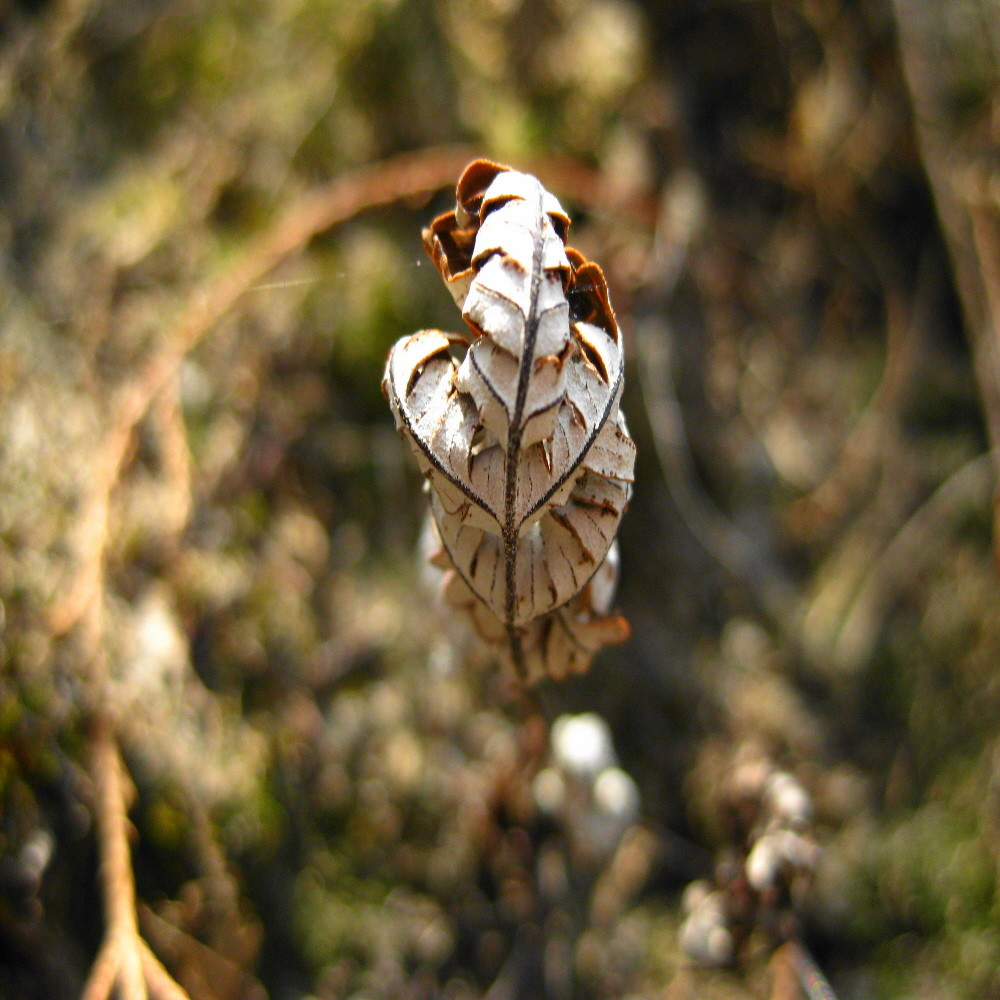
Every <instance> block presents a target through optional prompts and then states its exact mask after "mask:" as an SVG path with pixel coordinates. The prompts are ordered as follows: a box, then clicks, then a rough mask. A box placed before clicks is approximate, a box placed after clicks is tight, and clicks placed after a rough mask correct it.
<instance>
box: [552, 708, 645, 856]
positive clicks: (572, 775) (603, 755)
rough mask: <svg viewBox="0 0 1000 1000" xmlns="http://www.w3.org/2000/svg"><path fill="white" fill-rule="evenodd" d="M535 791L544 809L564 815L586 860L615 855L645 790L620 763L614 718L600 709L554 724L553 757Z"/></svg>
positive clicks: (577, 851)
mask: <svg viewBox="0 0 1000 1000" xmlns="http://www.w3.org/2000/svg"><path fill="white" fill-rule="evenodd" d="M533 791H534V796H535V803H536V805H537V806H538V808H539V810H540V811H541V812H543V813H545V814H547V815H549V816H552V817H554V818H558V819H559V820H560V821H561V823H562V825H563V826H564V827H565V829H566V830H567V833H568V836H569V838H570V842H571V845H572V847H573V850H574V854H575V855H576V856H577V857H578V859H580V860H584V861H596V860H599V859H602V858H606V857H608V856H610V855H611V854H612V853H613V851H614V850H615V848H616V847H617V846H618V842H619V840H620V839H621V837H622V834H623V833H624V832H625V830H626V829H628V827H629V826H630V825H631V824H632V823H633V822H634V821H635V819H636V817H637V816H638V813H639V790H638V788H637V787H636V784H635V782H634V781H633V780H632V778H631V777H630V776H629V775H628V774H627V773H626V772H625V771H623V770H622V769H621V768H620V767H619V766H618V759H617V757H616V755H615V750H614V747H613V745H612V743H611V732H610V730H609V729H608V724H607V723H606V722H605V721H604V719H602V718H601V717H600V716H599V715H597V714H596V713H595V712H585V713H584V714H582V715H562V716H560V717H559V718H558V719H556V721H555V722H554V723H553V724H552V763H551V764H550V765H549V766H547V767H545V768H543V769H542V770H541V771H539V773H538V775H537V776H536V777H535V781H534V785H533Z"/></svg>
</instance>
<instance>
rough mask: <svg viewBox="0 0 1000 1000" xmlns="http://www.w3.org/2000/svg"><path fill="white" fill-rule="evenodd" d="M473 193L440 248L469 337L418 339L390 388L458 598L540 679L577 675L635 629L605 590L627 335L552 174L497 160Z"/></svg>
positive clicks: (476, 167)
mask: <svg viewBox="0 0 1000 1000" xmlns="http://www.w3.org/2000/svg"><path fill="white" fill-rule="evenodd" d="M457 194H458V204H457V207H456V209H455V211H454V212H450V213H448V214H447V215H443V216H440V217H439V218H437V219H435V220H434V222H433V223H432V224H431V226H430V227H429V228H428V229H427V230H425V232H424V245H425V247H426V248H427V251H428V253H429V254H430V256H431V259H432V260H433V261H434V262H435V264H436V266H437V267H438V270H439V271H440V272H441V275H442V277H443V278H444V280H445V283H446V284H447V286H448V288H449V290H450V291H451V293H452V295H453V297H454V298H455V301H456V303H457V304H458V305H459V306H460V307H461V309H462V317H463V319H464V320H465V322H466V325H467V327H468V332H467V333H466V334H448V333H442V332H441V331H439V330H422V331H420V332H419V333H416V334H413V335H412V336H410V337H404V338H403V339H402V340H400V341H399V342H398V343H397V344H396V345H395V347H394V348H393V349H392V352H391V353H390V355H389V360H388V363H387V365H386V374H385V380H384V383H383V388H384V389H385V392H386V395H387V396H388V399H389V403H390V406H391V407H392V411H393V414H394V416H395V418H396V423H397V426H398V427H399V428H400V430H401V431H402V432H403V434H404V435H405V437H406V438H407V440H408V441H409V443H410V445H411V447H412V449H413V451H414V454H415V455H416V456H417V460H418V461H419V463H420V466H421V469H422V470H423V472H424V474H425V476H426V477H427V480H428V483H429V485H430V495H431V513H432V515H433V518H434V522H435V525H436V528H437V537H438V539H439V541H440V544H441V547H442V555H441V556H439V562H440V561H441V560H446V561H447V566H448V568H449V574H450V575H449V577H448V580H447V582H446V592H447V593H448V594H449V595H450V598H451V601H452V603H453V604H454V605H456V606H461V607H463V608H465V609H466V610H467V611H468V612H469V614H470V616H471V617H472V619H473V621H474V624H476V627H477V631H479V632H480V634H481V635H482V636H483V637H484V638H485V639H486V640H487V641H489V642H493V643H495V644H497V645H504V646H505V648H506V650H507V653H508V655H509V658H510V659H511V660H512V661H513V663H514V664H515V666H516V667H517V669H518V672H519V673H520V674H521V675H522V677H524V678H525V679H528V678H533V677H534V676H536V675H540V674H541V673H542V672H545V673H549V674H553V675H561V674H564V673H566V672H568V671H570V670H573V669H585V667H586V665H587V663H589V660H590V657H591V656H592V655H593V653H594V652H595V651H596V650H597V649H598V648H599V647H600V646H601V645H603V644H605V643H607V642H612V641H621V639H623V638H624V637H625V635H627V625H626V624H625V623H624V620H623V619H621V618H619V617H617V616H614V615H611V616H608V615H607V612H608V607H607V605H608V604H609V603H610V597H609V599H608V601H607V602H603V601H595V599H594V592H595V591H597V590H599V589H603V590H604V591H606V590H607V589H608V588H607V585H606V580H607V579H608V578H610V579H611V580H612V588H611V589H612V590H613V578H614V577H615V575H616V571H615V569H614V567H615V565H616V561H615V560H613V559H612V560H609V559H608V555H609V552H610V550H611V547H612V545H613V543H614V539H615V534H616V532H617V529H618V523H619V521H620V520H621V516H622V513H623V512H624V510H625V507H626V506H627V504H628V499H629V496H630V492H631V483H632V470H633V466H634V461H635V446H634V444H633V442H632V440H631V439H630V438H629V436H628V430H627V428H626V426H625V420H624V417H623V416H622V414H621V413H620V411H619V408H618V404H619V400H620V397H621V391H622V376H623V352H622V344H621V335H620V332H619V330H618V325H617V322H616V320H615V316H614V312H613V311H612V309H611V304H610V300H609V298H608V292H607V285H606V283H605V280H604V275H603V274H602V272H601V269H600V268H599V267H598V266H597V265H596V264H593V263H590V262H588V261H586V260H584V258H583V257H582V256H581V255H580V254H579V253H577V252H576V251H575V250H573V249H572V248H568V247H566V246H565V240H566V235H567V232H568V229H569V218H568V217H567V216H566V214H565V213H564V212H563V210H562V208H561V207H560V205H559V203H558V201H557V200H556V199H555V198H554V197H553V196H552V195H551V194H549V193H548V192H547V191H546V190H545V189H544V188H543V187H542V185H541V184H540V183H539V182H538V181H537V180H536V179H535V178H534V177H531V176H529V175H528V174H522V173H518V172H516V171H513V170H509V169H508V168H506V167H501V166H498V165H497V164H493V163H488V162H487V161H484V160H479V161H476V162H474V163H472V164H470V165H469V167H467V168H466V170H465V172H464V173H463V175H462V177H461V179H460V180H459V183H458V191H457ZM598 574H600V576H599V575H598ZM591 581H593V583H591ZM601 581H605V582H604V583H603V584H602V583H601Z"/></svg>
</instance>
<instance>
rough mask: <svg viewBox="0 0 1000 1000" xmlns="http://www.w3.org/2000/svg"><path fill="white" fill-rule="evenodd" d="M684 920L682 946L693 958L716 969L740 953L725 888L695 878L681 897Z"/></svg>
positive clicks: (707, 966)
mask: <svg viewBox="0 0 1000 1000" xmlns="http://www.w3.org/2000/svg"><path fill="white" fill-rule="evenodd" d="M681 914H682V915H683V917H684V922H683V923H682V924H681V929H680V946H681V950H682V951H683V952H684V954H685V955H687V956H688V958H690V959H691V961H692V962H695V963H696V964H697V965H702V966H704V967H705V968H709V969H715V968H721V967H722V966H726V965H730V964H731V963H732V961H733V959H734V958H735V957H736V941H735V938H734V937H733V932H732V929H731V927H730V926H729V923H730V921H729V904H728V900H727V899H726V894H725V891H724V890H722V889H716V888H713V886H712V884H711V883H710V882H708V881H706V880H704V879H699V880H698V881H697V882H692V883H691V884H690V885H689V886H688V887H687V888H686V889H685V890H684V895H683V896H682V897H681Z"/></svg>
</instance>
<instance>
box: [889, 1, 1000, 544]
mask: <svg viewBox="0 0 1000 1000" xmlns="http://www.w3.org/2000/svg"><path fill="white" fill-rule="evenodd" d="M893 6H894V10H895V14H896V22H897V25H898V28H899V32H898V34H899V47H900V50H901V55H902V64H903V71H904V74H905V77H906V82H907V85H908V87H909V90H910V95H911V98H912V101H913V107H914V123H915V127H916V132H917V138H918V141H919V145H920V151H921V156H922V159H923V163H924V168H925V169H926V171H927V175H928V178H929V179H930V183H931V188H932V189H933V192H934V199H935V203H936V205H937V211H938V216H939V218H940V220H941V226H942V229H943V231H944V236H945V240H946V242H947V245H948V251H949V254H950V256H951V262H952V267H953V269H954V272H955V282H956V285H957V288H958V294H959V297H960V299H961V302H962V309H963V312H964V314H965V323H966V327H967V329H968V333H969V338H970V341H971V344H972V351H973V359H974V362H975V371H976V378H977V381H978V383H979V392H980V397H981V399H982V405H983V412H984V416H985V420H986V426H987V430H988V432H989V438H990V451H991V454H992V456H993V469H994V479H995V481H998V480H1000V294H998V292H997V288H998V287H1000V217H998V211H997V199H996V189H997V184H998V181H1000V174H998V172H997V170H996V167H995V143H996V122H997V115H998V112H1000V97H998V93H1000V91H998V88H997V83H998V75H1000V74H998V65H1000V41H998V39H1000V11H998V9H997V7H996V5H994V4H985V3H983V4H978V5H977V4H967V5H962V6H961V7H957V8H953V5H949V4H939V3H936V2H934V0H895V3H894V5H893ZM959 108H961V109H962V113H961V114H959V113H957V112H958V109H959ZM994 488H995V487H994ZM998 545H1000V531H997V519H996V515H995V517H994V550H995V552H996V551H997V546H998Z"/></svg>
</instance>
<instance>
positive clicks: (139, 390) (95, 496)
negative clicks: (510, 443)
mask: <svg viewBox="0 0 1000 1000" xmlns="http://www.w3.org/2000/svg"><path fill="white" fill-rule="evenodd" d="M466 158H467V153H465V152H464V151H461V152H457V151H454V150H430V151H427V152H424V153H418V154H411V155H407V156H402V157H399V158H397V159H395V160H391V161H389V162H387V163H384V164H378V165H376V166H373V167H370V168H366V169H363V170H359V171H357V172H355V173H353V174H350V175H346V176H344V177H341V178H340V179H339V180H337V181H335V182H334V183H333V184H331V185H330V186H329V187H327V188H325V189H323V190H320V191H318V192H316V193H315V194H313V195H312V196H310V197H308V198H306V199H304V200H303V201H302V202H301V203H300V204H298V205H297V206H295V207H294V208H293V209H291V210H290V211H289V212H288V213H286V214H285V215H283V216H281V217H280V218H279V219H278V220H277V221H276V222H275V224H274V225H273V226H272V227H270V228H269V229H267V230H265V231H264V232H262V233H261V234H260V236H258V237H257V239H255V240H253V241H251V243H250V244H249V246H248V247H247V249H246V251H245V253H244V254H243V255H242V257H240V258H239V259H238V260H237V261H236V263H234V264H233V265H232V266H231V267H229V269H228V270H226V271H225V272H224V273H223V274H222V275H221V276H217V277H216V278H214V279H212V280H210V281H209V282H208V283H207V284H206V286H205V287H204V288H203V289H202V290H201V291H200V292H198V293H196V294H195V295H193V296H192V297H191V299H190V300H189V302H188V304H187V306H186V308H185V309H184V310H183V311H182V312H181V315H180V316H179V317H178V318H177V319H176V320H175V321H174V323H173V324H172V326H171V327H170V328H169V329H168V330H167V331H166V332H165V334H164V335H163V338H162V341H161V343H162V346H161V347H160V349H159V350H158V351H157V352H155V353H154V354H153V356H152V357H151V358H150V360H149V361H148V362H147V363H146V365H145V366H144V367H143V368H141V369H140V370H139V371H138V372H137V373H136V374H135V375H134V376H133V377H132V378H131V379H130V380H129V381H128V382H127V383H126V384H125V386H124V387H123V388H122V389H121V390H120V391H119V392H118V393H117V394H116V396H115V397H114V399H113V400H112V406H111V412H112V419H111V422H110V426H109V429H108V431H107V433H106V435H105V438H104V441H103V442H102V445H101V447H100V448H99V449H98V453H97V456H96V458H95V461H94V462H93V464H92V466H91V472H92V479H91V483H92V485H91V488H90V493H89V496H88V497H87V499H86V501H85V502H84V504H83V509H82V511H81V513H80V515H79V518H78V522H77V523H78V538H77V544H78V548H79V553H80V568H79V570H78V571H77V574H76V577H75V579H74V580H73V582H72V584H71V586H70V587H69V588H68V592H67V593H66V594H65V595H64V597H63V599H62V600H61V602H60V603H59V604H58V605H57V606H56V607H55V608H53V609H52V611H51V613H50V616H49V624H50V627H51V629H52V631H53V632H54V633H55V634H56V635H62V634H65V633H66V632H68V631H69V630H70V629H72V628H74V627H77V626H78V627H80V630H81V639H82V643H83V649H84V659H85V660H86V661H87V669H88V671H89V676H88V678H87V680H88V682H89V687H90V695H91V698H92V699H93V702H92V703H93V704H94V705H98V704H100V703H101V701H102V699H103V693H104V688H105V684H106V680H107V657H106V652H105V648H104V613H103V609H104V595H105V561H106V554H107V546H108V536H109V516H110V508H111V497H112V494H113V492H114V489H115V486H116V485H117V483H118V481H119V479H120V477H121V474H122V471H123V469H124V468H125V465H126V463H127V461H128V456H129V454H130V448H131V442H132V439H133V435H134V432H135V429H136V427H137V426H138V424H139V422H140V421H141V420H143V419H144V418H145V417H146V415H147V414H148V413H149V412H150V411H151V409H153V408H154V407H155V408H156V412H157V416H158V417H159V418H160V423H161V432H162V435H163V449H164V465H165V471H166V473H167V475H168V477H169V479H170V481H171V483H172V485H174V486H175V487H176V490H177V493H178V496H179V498H180V499H181V501H182V503H181V516H180V517H179V518H176V519H175V523H174V524H173V525H172V527H173V529H174V530H175V531H179V530H181V529H182V528H183V526H184V523H185V522H186V519H187V515H188V512H189V509H190V467H189V458H188V454H187V443H186V439H185V435H184V427H183V422H182V419H181V413H180V409H179V402H178V399H177V394H176V388H175V386H174V385H172V383H174V382H175V380H176V376H177V373H178V370H179V367H180V364H181V362H182V361H183V359H184V356H185V355H186V353H187V352H188V351H189V350H191V348H192V347H193V346H194V345H195V344H196V343H197V342H198V340H199V339H200V338H201V337H202V336H203V335H204V334H205V333H206V332H207V331H208V330H209V329H211V327H212V325H213V324H214V323H215V322H216V321H217V320H218V319H219V318H220V317H222V316H223V315H224V314H225V313H226V312H227V311H228V310H229V309H231V308H232V307H233V305H234V304H235V302H236V301H237V300H238V298H239V297H240V296H241V295H242V294H243V293H244V292H245V291H246V290H247V289H249V288H251V287H252V286H253V285H254V284H255V283H256V282H257V281H259V280H260V278H261V277H262V276H264V275H265V274H267V273H268V271H270V270H271V269H272V268H273V267H275V266H276V265H277V264H278V263H280V261H282V260H284V259H285V258H286V257H288V256H289V255H290V254H292V253H294V252H296V251H297V250H299V249H301V248H302V247H303V246H305V244H306V243H308V241H309V240H310V239H311V238H312V237H313V236H315V235H316V234H317V233H319V232H321V231H323V230H324V229H328V228H329V227H330V226H332V225H335V224H336V223H338V222H342V221H344V220H345V219H347V218H350V217H351V216H353V215H356V214H357V213H358V212H360V211H362V210H363V209H365V208H368V207H371V206H374V205H378V204H383V203H385V202H389V201H393V200H397V199H400V198H405V197H410V196H413V195H417V194H421V193H424V192H427V191H430V190H433V189H434V188H436V187H438V186H440V185H442V184H443V183H445V182H446V181H447V180H449V179H450V178H451V177H452V176H453V175H454V173H455V172H456V170H457V169H458V168H459V165H460V164H461V163H464V162H465V160H466ZM177 521H179V522H180V523H177ZM91 751H92V756H93V763H92V766H93V777H94V794H95V809H96V813H97V835H98V842H99V849H100V855H101V869H100V874H101V884H102V888H103V892H104V907H105V919H106V930H105V935H104V942H103V944H102V946H101V949H100V951H99V953H98V956H97V958H96V960H95V962H94V964H93V966H92V968H91V972H90V976H89V978H88V980H87V984H86V987H85V989H84V993H83V1000H106V998H107V997H109V996H111V994H112V991H114V990H117V994H118V996H119V997H120V1000H146V998H147V997H153V998H154V1000H185V998H186V997H187V994H186V993H185V991H184V990H183V989H182V988H181V987H180V986H178V985H177V983H176V982H175V981H174V980H173V979H172V978H171V976H170V974H169V973H168V972H167V970H166V969H165V968H164V967H163V966H162V965H161V964H160V962H159V960H158V959H157V958H156V957H155V956H154V955H153V953H152V951H150V949H149V946H148V945H147V944H146V943H145V941H144V940H143V939H142V937H141V936H140V933H139V929H138V925H137V918H136V896H135V883H134V879H133V876H132V867H131V855H130V851H129V844H128V816H127V799H128V793H127V789H128V782H127V778H126V776H125V768H124V765H123V763H122V760H121V756H120V754H119V750H118V744H117V739H116V736H115V730H114V723H113V720H112V719H110V718H109V717H108V716H107V715H105V714H100V715H99V718H98V722H97V725H96V727H95V731H94V735H93V739H92V748H91Z"/></svg>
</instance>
